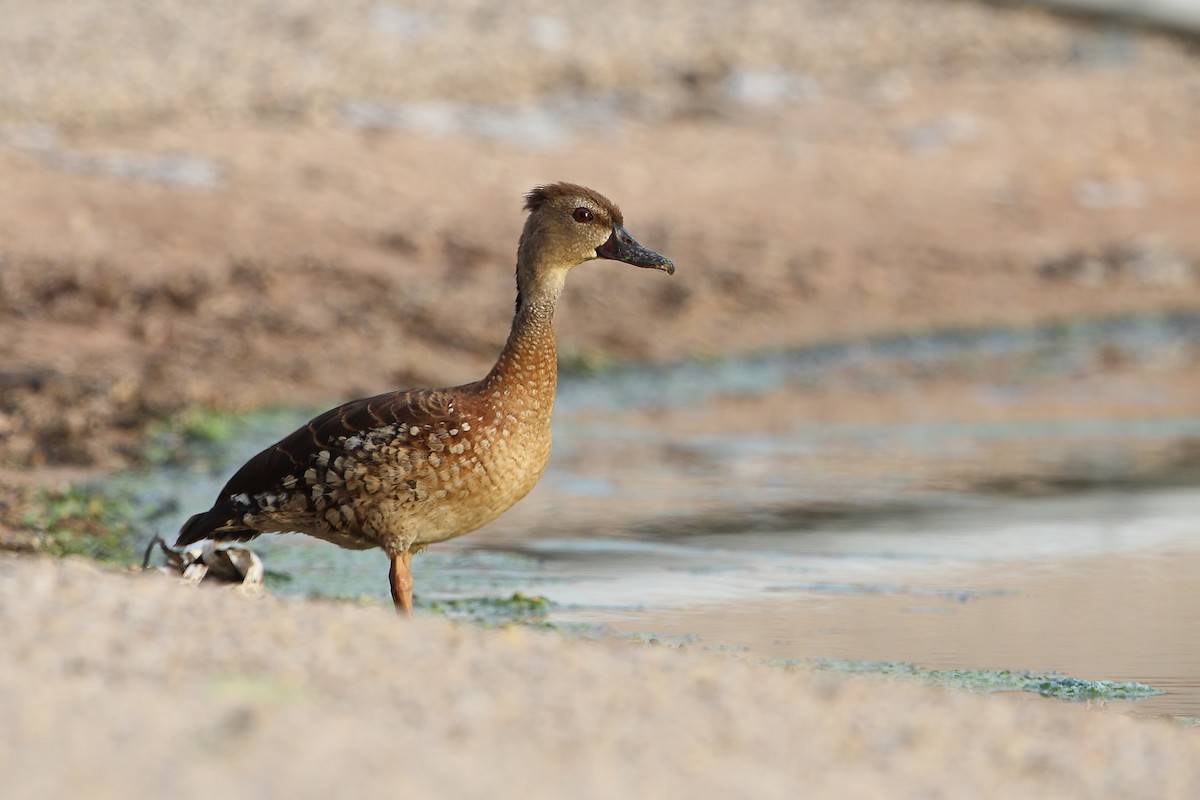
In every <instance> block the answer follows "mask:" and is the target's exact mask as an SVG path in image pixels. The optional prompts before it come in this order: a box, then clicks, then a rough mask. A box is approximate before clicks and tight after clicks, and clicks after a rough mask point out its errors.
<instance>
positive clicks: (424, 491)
mask: <svg viewBox="0 0 1200 800" xmlns="http://www.w3.org/2000/svg"><path fill="white" fill-rule="evenodd" d="M524 211H525V212H527V216H526V219H525V225H524V228H523V230H522V232H521V235H520V239H519V241H518V245H517V259H516V262H517V263H516V279H517V280H516V282H517V296H516V308H515V312H514V314H513V320H512V328H511V330H510V332H509V335H508V340H507V341H506V342H505V344H504V348H503V349H502V350H501V351H500V355H499V357H498V358H497V360H496V363H495V365H494V366H493V367H492V368H491V370H490V371H489V372H488V373H487V375H485V376H484V377H483V378H481V379H480V380H478V381H475V382H474V383H468V384H464V385H461V386H453V387H449V388H443V389H407V390H400V391H393V392H387V393H385V394H380V395H375V396H374V397H366V398H362V399H359V400H353V401H351V402H348V403H345V404H343V405H340V406H337V407H336V408H332V409H330V410H328V411H326V412H325V413H323V414H320V415H318V416H316V417H314V418H313V419H312V420H310V421H309V422H308V424H306V425H304V426H302V427H300V428H298V429H296V430H295V431H293V432H292V433H290V434H288V435H287V436H285V437H283V438H282V439H280V440H279V441H278V442H276V443H275V444H273V445H271V446H270V447H267V448H265V449H264V450H262V451H261V452H260V453H258V454H257V455H255V456H253V457H252V458H250V459H249V460H248V461H247V462H246V463H245V464H243V465H242V466H241V467H240V468H239V469H238V470H237V471H236V472H234V474H233V475H232V477H230V478H229V480H228V482H227V483H226V484H225V486H224V487H223V488H222V489H221V491H220V492H219V493H218V495H217V497H216V500H215V501H214V502H213V505H212V507H211V508H210V509H208V510H207V511H204V512H201V513H199V514H195V515H193V516H192V517H190V518H189V519H188V520H187V521H186V522H185V523H184V524H183V525H182V527H181V528H180V530H179V534H178V537H177V539H176V542H175V545H176V547H185V546H188V545H192V544H194V543H196V542H199V541H202V540H205V539H209V540H213V541H216V542H231V541H242V542H244V541H249V540H251V539H254V538H255V537H257V536H259V535H261V534H263V533H289V532H292V533H303V534H307V535H309V536H312V537H315V538H317V539H322V540H324V541H327V542H330V543H332V544H335V545H338V546H340V547H344V548H348V549H353V550H366V549H374V548H378V549H381V550H383V552H384V554H385V555H386V556H387V558H388V562H389V567H388V584H389V587H390V589H391V595H392V601H393V604H394V606H395V608H396V610H397V611H398V612H399V613H400V614H402V615H404V616H411V615H412V613H413V576H412V558H413V556H414V555H415V554H417V553H419V552H421V551H422V550H424V549H425V548H426V547H428V546H429V545H432V544H437V543H439V542H444V541H447V540H449V539H453V538H456V537H459V536H462V535H464V534H467V533H470V532H472V531H475V530H478V529H479V528H481V527H482V526H484V525H486V524H487V523H489V522H491V521H492V520H494V519H496V518H497V517H498V516H500V515H501V514H503V513H504V512H505V511H507V510H508V509H509V508H511V507H512V506H513V504H515V503H516V502H517V501H518V500H520V499H521V498H523V497H525V495H527V494H528V493H529V491H530V490H531V489H533V487H534V485H535V484H536V483H537V482H538V480H539V479H540V478H541V477H542V475H543V473H544V472H545V470H546V464H547V461H548V460H549V457H550V439H551V437H550V420H551V415H552V413H553V410H554V396H555V391H556V388H557V383H558V356H557V351H556V347H555V334H554V310H555V306H556V304H557V302H558V299H559V297H560V295H561V293H562V291H563V286H564V282H565V280H566V277H567V273H568V272H570V271H571V270H572V269H573V268H575V267H577V266H579V265H580V264H583V263H585V262H589V261H593V260H596V259H607V260H611V261H618V262H621V263H624V264H629V265H632V266H635V267H641V268H646V269H654V270H660V271H663V272H666V273H667V274H668V275H673V274H674V273H675V264H674V263H673V262H672V261H671V260H670V259H669V258H667V257H666V256H663V255H660V254H659V253H657V252H655V251H653V250H650V249H649V248H646V247H644V246H642V245H641V244H639V243H638V242H637V240H636V239H634V238H633V236H632V235H630V233H629V231H627V230H626V229H625V221H624V217H623V216H622V214H621V210H620V209H619V208H618V207H617V206H616V204H614V203H613V202H612V201H610V200H609V199H608V198H606V197H605V196H604V195H602V194H600V193H599V192H597V191H595V190H593V189H589V188H587V187H584V186H580V185H578V184H574V183H566V182H559V183H550V184H545V185H541V186H536V187H534V188H533V189H532V190H530V191H529V192H528V193H527V194H526V195H525V197H524Z"/></svg>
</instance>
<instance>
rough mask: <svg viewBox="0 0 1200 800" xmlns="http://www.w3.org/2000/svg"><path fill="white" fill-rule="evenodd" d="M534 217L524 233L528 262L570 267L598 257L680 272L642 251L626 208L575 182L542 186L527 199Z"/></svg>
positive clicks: (560, 267)
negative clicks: (627, 221)
mask: <svg viewBox="0 0 1200 800" xmlns="http://www.w3.org/2000/svg"><path fill="white" fill-rule="evenodd" d="M525 209H526V210H527V211H528V212H529V219H528V220H527V221H526V223H525V231H524V232H523V233H522V234H521V250H522V255H523V256H525V258H522V259H520V260H521V261H531V262H534V263H535V264H536V265H537V266H538V267H541V268H551V269H555V268H557V269H562V270H566V269H570V268H571V267H574V266H577V265H579V264H582V263H583V262H585V261H591V260H592V259H595V258H608V259H612V260H613V261H623V262H624V263H626V264H632V265H634V266H635V267H645V268H648V269H660V270H662V271H664V272H666V273H667V274H668V275H673V274H674V273H675V265H674V264H673V263H671V259H669V258H667V257H666V256H662V255H659V254H658V253H656V252H654V251H653V250H650V249H647V248H645V247H642V246H641V245H640V244H638V243H637V241H636V240H635V239H634V238H633V237H632V236H630V235H629V231H627V230H625V220H624V218H623V217H622V216H621V209H619V208H617V206H616V204H615V203H613V202H612V201H611V200H609V199H608V198H607V197H605V196H604V195H602V194H600V193H599V192H597V191H594V190H592V189H588V188H587V187H585V186H576V185H575V184H573V183H552V184H549V185H547V186H538V187H536V188H534V189H533V190H532V191H530V192H529V194H527V195H525Z"/></svg>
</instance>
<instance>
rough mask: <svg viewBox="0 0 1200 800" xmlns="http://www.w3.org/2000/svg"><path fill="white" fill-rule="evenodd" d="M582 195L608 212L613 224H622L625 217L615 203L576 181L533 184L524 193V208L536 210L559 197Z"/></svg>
mask: <svg viewBox="0 0 1200 800" xmlns="http://www.w3.org/2000/svg"><path fill="white" fill-rule="evenodd" d="M566 196H574V197H584V198H586V199H588V200H590V201H591V202H592V203H594V204H595V205H596V206H597V207H598V208H600V209H602V210H603V211H605V212H606V213H607V214H608V217H609V219H610V220H612V223H613V224H614V225H624V224H625V218H624V217H623V216H622V215H621V209H619V208H617V204H616V203H614V202H613V201H611V200H609V199H608V198H607V197H605V196H604V195H602V194H600V193H599V192H597V191H596V190H595V189H589V188H587V187H586V186H580V185H579V184H576V183H563V182H560V183H549V184H546V185H545V186H535V187H533V188H532V189H530V190H529V193H528V194H526V195H525V210H526V211H537V210H538V209H539V208H541V207H542V206H543V205H545V204H546V203H548V202H550V201H551V200H554V199H556V198H559V197H566Z"/></svg>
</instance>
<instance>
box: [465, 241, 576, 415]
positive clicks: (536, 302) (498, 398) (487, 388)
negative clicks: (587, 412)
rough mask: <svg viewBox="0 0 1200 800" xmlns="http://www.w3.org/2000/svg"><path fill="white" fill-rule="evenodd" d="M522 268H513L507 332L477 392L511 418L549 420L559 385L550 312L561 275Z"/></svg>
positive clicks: (557, 293) (551, 313) (521, 265)
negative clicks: (514, 279)
mask: <svg viewBox="0 0 1200 800" xmlns="http://www.w3.org/2000/svg"><path fill="white" fill-rule="evenodd" d="M523 266H525V265H524V264H519V265H518V268H517V309H516V313H515V314H514V316H513V323H512V331H511V332H510V333H509V335H508V341H507V342H506V343H505V345H504V349H503V350H502V351H501V352H500V358H499V359H497V361H496V365H495V366H494V367H492V371H491V372H489V373H488V375H487V377H486V378H484V379H483V381H481V388H482V389H483V392H484V394H485V396H486V397H488V398H489V399H491V400H492V401H494V402H497V403H499V404H500V405H503V406H506V407H511V408H512V411H511V412H510V413H513V414H515V415H516V416H517V417H518V418H526V417H530V416H544V417H545V418H546V419H547V420H548V419H549V415H550V411H551V410H552V409H553V407H554V392H555V388H556V387H557V384H558V351H557V349H556V348H555V344H554V307H555V305H556V304H557V302H558V296H559V294H561V292H562V287H563V274H562V273H561V272H558V271H552V272H535V271H533V270H524V269H522V267H523ZM533 276H537V277H536V278H534V277H533ZM497 392H498V393H499V394H498V395H497V394H496V393H497Z"/></svg>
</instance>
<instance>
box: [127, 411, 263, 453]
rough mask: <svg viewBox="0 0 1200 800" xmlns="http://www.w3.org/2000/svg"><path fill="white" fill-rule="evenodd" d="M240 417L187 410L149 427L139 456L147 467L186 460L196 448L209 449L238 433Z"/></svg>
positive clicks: (220, 412) (222, 412)
mask: <svg viewBox="0 0 1200 800" xmlns="http://www.w3.org/2000/svg"><path fill="white" fill-rule="evenodd" d="M241 419H242V418H241V417H240V416H238V415H237V414H231V413H228V412H224V411H215V410H213V409H208V408H189V409H187V410H186V411H183V412H181V413H179V414H176V415H175V416H172V417H168V418H166V419H163V420H159V421H158V422H155V423H153V424H152V425H150V426H149V428H148V429H147V431H146V437H145V448H144V450H143V456H144V458H145V459H146V461H147V462H149V463H151V464H174V463H179V462H182V461H185V460H187V459H188V458H189V457H192V456H193V455H194V450H196V449H197V448H200V449H203V448H206V447H208V448H212V447H213V446H215V445H220V444H222V443H223V442H226V441H228V440H229V439H231V438H233V437H234V436H236V435H237V433H238V426H239V425H240V424H241Z"/></svg>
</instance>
